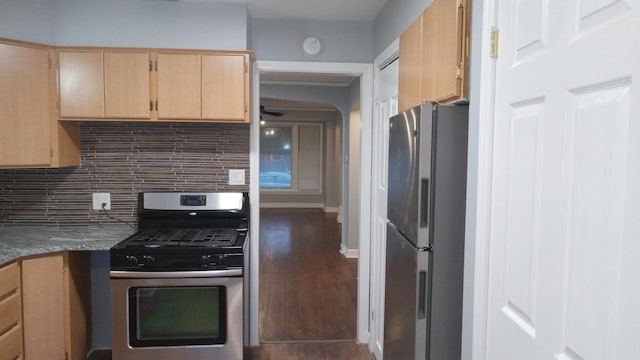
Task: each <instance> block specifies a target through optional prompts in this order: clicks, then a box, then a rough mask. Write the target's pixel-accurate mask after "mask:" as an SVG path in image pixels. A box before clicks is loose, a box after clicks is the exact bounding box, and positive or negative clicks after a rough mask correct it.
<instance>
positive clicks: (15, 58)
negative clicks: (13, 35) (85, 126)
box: [0, 39, 80, 168]
mask: <svg viewBox="0 0 640 360" xmlns="http://www.w3.org/2000/svg"><path fill="white" fill-rule="evenodd" d="M54 59H55V52H54V51H53V50H52V49H50V48H49V47H47V46H44V45H39V44H32V43H25V42H20V41H12V40H4V39H0V124H1V126H2V131H1V132H0V167H1V168H21V167H28V168H48V167H63V166H74V165H78V164H79V163H80V138H79V129H78V125H77V124H65V123H61V122H58V119H57V116H56V115H57V106H56V103H57V94H56V92H57V89H56V88H57V78H56V71H55V69H54V67H53V63H54V61H53V60H54Z"/></svg>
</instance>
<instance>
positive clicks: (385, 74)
mask: <svg viewBox="0 0 640 360" xmlns="http://www.w3.org/2000/svg"><path fill="white" fill-rule="evenodd" d="M377 80H378V87H377V89H378V93H377V94H376V103H375V106H376V107H375V111H376V114H375V122H374V124H373V154H372V155H373V156H372V162H373V163H372V173H373V179H372V182H371V184H372V190H373V194H374V196H373V199H372V200H371V202H372V205H371V206H372V210H373V212H374V221H373V223H372V225H373V228H372V229H371V326H370V331H371V343H372V345H373V347H371V346H370V348H371V349H372V351H373V353H374V354H375V356H376V358H377V359H382V344H383V342H384V272H385V255H386V246H387V242H386V239H387V233H386V231H387V165H388V164H387V158H388V157H389V154H388V152H389V118H390V117H391V116H393V115H395V114H397V113H398V60H397V59H396V60H394V61H393V62H392V63H391V64H389V65H387V67H385V68H384V69H382V70H380V72H379V73H378V79H377Z"/></svg>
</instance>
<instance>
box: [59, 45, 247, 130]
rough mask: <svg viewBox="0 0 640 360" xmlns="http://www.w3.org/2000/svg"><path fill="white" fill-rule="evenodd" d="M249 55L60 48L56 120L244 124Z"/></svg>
mask: <svg viewBox="0 0 640 360" xmlns="http://www.w3.org/2000/svg"><path fill="white" fill-rule="evenodd" d="M249 54H250V53H249V52H246V51H245V52H217V51H209V52H208V51H189V50H169V51H164V50H163V51H158V52H156V51H154V50H152V49H145V50H143V49H90V50H84V49H81V48H78V49H66V50H61V51H59V74H60V75H59V76H60V90H59V91H60V118H61V119H65V120H83V119H100V120H114V119H116V120H119V119H125V120H134V121H135V120H137V119H151V120H174V121H224V122H249V120H250V117H249V111H248V106H249V96H250V93H249V89H250V77H249V72H248V68H249V64H250V61H251V58H250V55H249Z"/></svg>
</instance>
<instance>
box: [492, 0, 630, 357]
mask: <svg viewBox="0 0 640 360" xmlns="http://www.w3.org/2000/svg"><path fill="white" fill-rule="evenodd" d="M498 3H499V5H498V6H499V9H498V13H499V16H498V22H499V28H500V36H501V38H500V46H501V47H500V49H499V58H498V61H497V69H496V74H497V78H496V108H495V113H496V115H495V116H496V118H495V129H494V130H495V132H494V163H493V185H492V212H491V237H490V241H491V243H490V262H489V274H490V275H489V312H488V329H487V331H488V333H487V354H486V357H485V358H486V359H490V360H501V359H504V360H511V359H520V360H527V359H536V360H542V359H558V360H607V359H639V358H640V303H639V302H638V299H639V298H640V277H639V275H638V274H640V261H639V260H638V259H640V240H639V239H640V111H639V109H640V108H639V107H640V87H638V85H637V83H638V79H639V77H640V72H639V69H640V56H639V54H640V47H639V45H640V43H639V42H638V40H639V39H640V16H639V14H638V11H639V9H638V1H637V0H567V1H555V0H511V1H499V2H498Z"/></svg>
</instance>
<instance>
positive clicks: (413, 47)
mask: <svg viewBox="0 0 640 360" xmlns="http://www.w3.org/2000/svg"><path fill="white" fill-rule="evenodd" d="M421 41H422V17H419V18H418V19H416V20H415V21H414V22H413V23H412V24H411V25H409V27H408V28H407V29H406V30H405V31H404V32H403V33H402V34H401V35H400V54H399V56H398V61H399V63H398V66H399V77H398V111H399V112H402V111H405V110H407V109H409V108H411V107H413V106H416V105H419V104H420V100H421V99H422V97H421V96H420V69H421V67H422V63H421V60H420V57H421V52H420V43H421Z"/></svg>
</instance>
